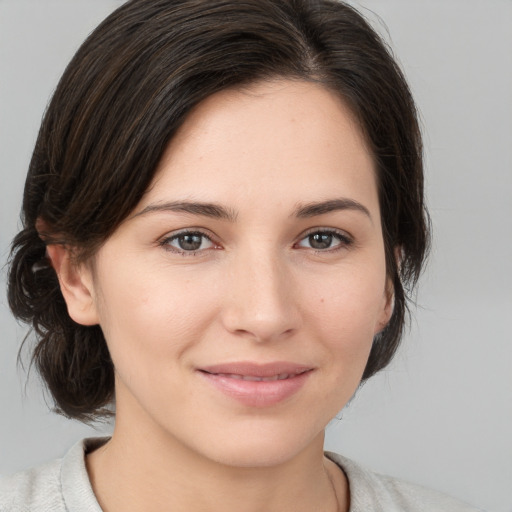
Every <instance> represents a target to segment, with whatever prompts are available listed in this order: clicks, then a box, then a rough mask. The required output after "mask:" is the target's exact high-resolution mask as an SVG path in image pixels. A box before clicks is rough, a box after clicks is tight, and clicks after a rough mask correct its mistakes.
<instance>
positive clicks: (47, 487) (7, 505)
mask: <svg viewBox="0 0 512 512" xmlns="http://www.w3.org/2000/svg"><path fill="white" fill-rule="evenodd" d="M61 463H62V460H60V459H59V460H55V461H53V462H51V463H49V464H45V465H44V466H41V467H39V468H33V469H29V470H27V471H23V472H20V473H16V474H15V475H13V476H10V477H8V478H2V479H1V480H0V512H11V511H12V512H15V511H16V512H25V511H27V512H28V511H32V510H41V511H46V510H48V511H50V510H54V511H55V512H60V511H61V510H62V511H64V510H65V509H64V508H62V504H61V503H62V500H61V492H60V482H59V475H60V468H61Z"/></svg>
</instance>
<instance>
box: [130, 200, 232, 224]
mask: <svg viewBox="0 0 512 512" xmlns="http://www.w3.org/2000/svg"><path fill="white" fill-rule="evenodd" d="M153 212H178V213H190V214H192V215H202V216H203V217H210V218H213V219H223V220H228V221H230V222H235V221H236V218H237V214H236V212H235V211H234V210H231V209H227V208H224V207H223V206H220V205H218V204H215V203H199V202H196V201H171V202H166V203H155V204H150V205H148V206H146V207H145V208H144V209H143V210H141V211H140V212H137V213H136V214H135V215H134V216H133V217H139V216H140V215H146V214H148V213H153Z"/></svg>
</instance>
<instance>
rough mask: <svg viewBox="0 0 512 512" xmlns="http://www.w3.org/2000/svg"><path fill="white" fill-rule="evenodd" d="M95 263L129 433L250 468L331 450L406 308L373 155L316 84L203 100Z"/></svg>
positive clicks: (94, 289) (274, 85)
mask: <svg viewBox="0 0 512 512" xmlns="http://www.w3.org/2000/svg"><path fill="white" fill-rule="evenodd" d="M91 268H92V270H90V272H91V274H90V276H89V277H90V281H89V285H88V286H89V288H90V291H91V297H92V305H93V308H94V311H95V315H96V317H97V321H98V322H99V323H100V325H101V327H102V329H103V331H104V333H105V337H106V339H107V343H108V346H109V349H110V352H111V355H112V359H113V361H114V365H115V368H116V400H117V405H116V407H117V423H118V428H120V429H121V428H123V429H125V433H126V432H132V433H135V432H137V435H139V436H140V435H141V433H143V434H144V435H147V436H151V435H152V436H155V438H163V439H167V440H168V441H169V442H171V443H175V444H176V446H180V447H181V448H182V449H185V450H192V451H193V452H194V453H195V454H196V455H200V456H203V457H207V458H208V459H210V460H215V461H219V462H223V463H227V464H233V465H241V466H253V465H271V464H276V463H279V462H282V461H285V460H289V459H290V458H292V457H293V456H294V455H297V454H299V453H301V452H302V451H303V450H305V449H306V448H307V447H309V446H312V445H313V444H315V443H321V441H322V439H323V429H324V427H325V426H326V424H327V423H328V422H329V420H331V419H332V418H333V417H334V416H335V415H336V413H337V412H338V411H339V410H340V409H341V408H343V406H344V405H345V404H346V402H347V401H348V400H349V399H350V397H351V396H352V394H353V393H354V392H355V390H356V388H357V386H358V384H359V382H360V379H361V375H362V373H363V370H364V367H365V364H366V361H367V359H368V355H369V351H370V348H371V345H372V340H373V337H374V335H375V333H377V332H378V331H380V330H382V328H383V327H384V325H385V324H386V322H387V321H388V319H389V316H390V313H391V302H392V299H391V297H390V295H391V294H390V290H389V285H388V283H387V279H386V268H385V260H384V246H383V239H382V232H381V221H380V213H379V203H378V197H377V185H376V177H375V171H374V166H373V162H372V158H371V155H370V154H369V152H368V150H367V148H366V145H365V142H364V139H363V137H362V135H361V133H360V131H359V129H358V127H357V125H356V123H355V122H354V120H353V117H352V116H351V114H350V112H349V111H348V109H347V108H346V107H345V106H344V104H343V103H342V102H341V101H340V100H339V99H338V98H337V97H336V96H335V95H333V94H332V93H330V92H329V91H327V90H326V89H325V88H323V87H321V86H320V85H317V84H313V83H307V82H300V81H287V80H281V81H275V82H271V83H269V82H266V83H259V84H256V85H253V86H251V87H249V88H247V89H245V90H243V91H240V90H239V91H233V90H231V91H224V92H221V93H218V94H216V95H213V96H211V97H210V98H209V99H207V100H206V101H204V102H203V103H201V104H200V105H199V106H198V108H196V109H195V111H193V113H192V114H191V115H190V116H189V117H188V118H187V120H186V122H185V124H184V125H183V126H182V128H181V129H180V131H179V132H178V134H177V136H176V137H175V138H174V139H173V140H172V142H171V144H170V145H169V147H168V148H167V150H166V152H165V154H164V156H163V158H162V160H161V162H160V165H159V169H158V172H157V174H156V177H155V179H154V181H153V183H152V185H151V186H150V188H149V190H148V191H147V193H146V195H145V196H144V198H143V199H142V201H141V202H140V204H139V205H138V206H137V208H136V209H135V211H134V212H133V214H132V215H131V216H130V217H129V218H128V219H127V220H126V221H125V222H124V223H123V224H122V225H121V226H120V227H119V228H118V229H117V231H116V232H115V233H114V235H113V236H112V237H111V238H110V239H108V240H107V242H106V243H105V244H104V245H103V246H102V248H101V249H100V250H99V252H98V254H97V256H96V257H95V261H94V265H92V266H91Z"/></svg>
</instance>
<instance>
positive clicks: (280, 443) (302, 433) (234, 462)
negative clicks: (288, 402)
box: [195, 420, 324, 468]
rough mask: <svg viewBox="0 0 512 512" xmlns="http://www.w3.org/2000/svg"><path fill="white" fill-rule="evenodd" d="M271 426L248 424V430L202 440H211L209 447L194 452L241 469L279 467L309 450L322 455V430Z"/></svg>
mask: <svg viewBox="0 0 512 512" xmlns="http://www.w3.org/2000/svg"><path fill="white" fill-rule="evenodd" d="M271 423H274V422H263V423H262V422H258V421H254V420H253V422H252V424H251V425H246V427H247V428H243V425H242V426H239V428H237V429H236V431H231V432H229V433H226V434H227V435H224V436H215V435H211V436H210V437H208V436H206V437H203V438H201V439H209V443H208V445H207V446H197V445H196V446H195V450H196V451H197V452H198V453H200V454H202V455H203V456H204V457H206V458H208V459H210V460H212V461H214V462H216V463H219V464H223V465H226V466H232V467H240V468H241V467H245V468H257V467H272V466H279V465H282V464H285V463H287V462H289V461H290V460H292V459H294V458H295V457H297V456H298V455H299V454H300V453H302V452H304V451H306V450H311V449H313V450H318V451H319V452H320V453H322V452H323V441H324V430H323V428H320V430H318V428H317V429H314V430H309V429H303V428H301V427H303V426H302V425H297V424H296V425H294V426H290V425H288V426H286V425H272V424H271ZM296 423H300V422H298V421H297V422H296ZM212 434H213V433H212ZM215 438H216V439H215ZM201 444H202V443H201Z"/></svg>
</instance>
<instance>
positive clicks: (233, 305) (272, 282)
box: [222, 250, 300, 342]
mask: <svg viewBox="0 0 512 512" xmlns="http://www.w3.org/2000/svg"><path fill="white" fill-rule="evenodd" d="M225 285H227V289H226V293H225V294H224V296H225V297H226V300H225V303H224V304H223V307H222V321H223V324H224V327H225V328H226V329H227V330H228V331H229V332H231V333H234V334H236V335H238V336H240V337H242V338H246V339H248V340H252V341H256V342H268V341H272V340H277V339H282V338H284V337H288V336H290V335H291V334H293V333H294V332H295V331H296V330H297V329H298V328H299V324H300V314H299V308H298V300H297V299H298V297H297V294H296V293H295V286H294V279H293V272H292V271H291V269H290V268H289V265H288V264H287V263H286V262H285V261H283V258H280V257H279V256H278V255H276V254H275V253H272V252H271V251H265V250H253V251H251V250H248V251H247V252H246V253H245V254H241V255H239V256H238V257H236V258H233V260H232V261H231V262H230V268H229V276H228V278H227V279H226V281H225Z"/></svg>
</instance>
